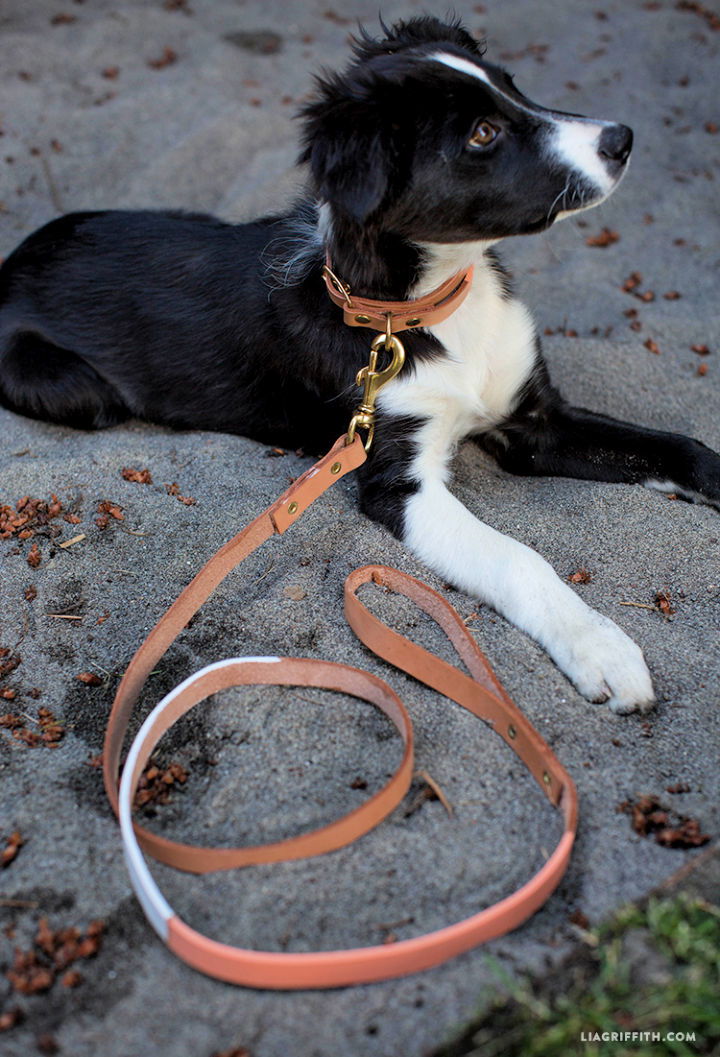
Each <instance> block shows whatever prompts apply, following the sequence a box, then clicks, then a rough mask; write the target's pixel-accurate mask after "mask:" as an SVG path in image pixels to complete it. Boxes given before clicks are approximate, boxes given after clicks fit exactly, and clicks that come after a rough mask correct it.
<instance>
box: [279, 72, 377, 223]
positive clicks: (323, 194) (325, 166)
mask: <svg viewBox="0 0 720 1057" xmlns="http://www.w3.org/2000/svg"><path fill="white" fill-rule="evenodd" d="M320 87H321V90H322V93H323V94H322V97H321V98H320V99H319V100H318V101H316V102H314V103H310V104H309V105H308V106H306V107H305V108H304V109H303V111H302V114H301V116H302V117H303V118H304V119H305V128H304V134H303V143H304V150H303V152H302V154H301V155H300V161H301V162H309V164H310V171H311V173H312V178H313V183H314V184H315V189H316V191H317V194H318V196H319V197H320V198H321V199H323V200H324V201H326V202H330V203H332V205H333V206H334V207H335V208H336V209H339V210H341V211H342V212H343V213H345V214H346V215H347V216H348V217H350V218H351V219H353V220H354V221H356V222H357V223H358V224H364V223H366V222H367V220H368V218H369V217H370V216H371V214H372V213H374V212H375V210H376V209H378V207H379V206H380V205H381V204H382V201H383V199H384V197H385V195H386V193H387V191H388V186H389V179H390V159H389V156H388V150H387V148H386V146H385V141H386V136H385V134H384V131H383V124H384V122H383V120H382V117H381V116H380V115H379V113H378V110H377V107H376V106H375V105H373V103H372V102H371V100H370V99H368V98H367V97H365V98H357V97H355V98H352V96H348V94H347V93H346V91H342V93H341V92H340V91H338V89H339V80H338V79H333V80H332V81H322V82H320Z"/></svg>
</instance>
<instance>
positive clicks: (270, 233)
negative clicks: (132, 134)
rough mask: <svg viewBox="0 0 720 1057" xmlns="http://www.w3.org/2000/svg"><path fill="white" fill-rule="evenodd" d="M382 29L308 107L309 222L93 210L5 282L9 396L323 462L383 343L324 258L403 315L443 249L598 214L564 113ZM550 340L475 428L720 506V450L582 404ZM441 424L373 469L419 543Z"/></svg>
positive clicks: (383, 494)
mask: <svg viewBox="0 0 720 1057" xmlns="http://www.w3.org/2000/svg"><path fill="white" fill-rule="evenodd" d="M383 28H384V29H385V27H383ZM385 34H386V35H385V37H384V38H383V39H381V40H377V41H375V40H372V39H371V38H369V37H368V36H367V35H365V34H363V35H362V37H361V38H360V39H359V40H358V41H357V42H356V45H355V49H354V50H355V58H354V61H353V63H352V64H351V65H350V66H349V67H348V69H347V70H346V71H345V72H343V73H342V74H339V75H334V76H327V77H325V78H324V79H323V80H322V81H320V82H319V95H318V98H317V100H316V101H315V102H313V103H311V104H309V105H308V106H306V107H305V109H304V112H303V115H302V117H303V121H304V126H303V129H304V132H303V137H304V138H303V143H304V147H303V154H302V160H303V161H306V162H308V164H309V170H310V186H309V189H308V195H307V197H306V199H305V200H303V201H302V202H300V203H299V204H298V205H297V206H296V208H295V209H294V210H293V211H292V212H291V213H289V214H287V215H284V216H273V217H267V218H264V219H261V220H258V221H256V222H254V223H249V224H242V225H239V226H236V225H232V224H227V223H223V222H222V221H220V220H217V219H215V218H213V217H210V216H205V215H199V214H188V213H179V212H135V213H134V212H118V211H116V212H94V213H76V214H72V215H69V216H64V217H61V218H59V219H57V220H55V221H53V222H51V223H50V224H48V225H47V226H45V227H44V228H42V229H41V230H40V231H38V232H36V233H35V234H33V235H31V236H30V237H29V238H28V239H26V241H25V242H24V243H23V244H22V245H21V246H20V247H19V248H18V249H17V250H16V251H15V252H14V253H13V254H12V255H11V256H10V257H9V258H8V259H7V261H6V262H5V264H4V265H3V266H2V269H0V402H2V404H3V405H4V406H5V407H7V408H10V409H11V410H13V411H16V412H18V413H20V414H23V415H29V416H33V417H37V418H42V419H47V420H50V421H52V422H57V423H62V424H65V425H69V426H73V427H78V428H82V429H93V428H100V427H105V426H111V425H114V424H116V423H118V422H121V421H122V420H123V419H125V418H127V417H129V416H136V417H138V418H143V419H146V420H148V421H150V422H155V423H161V424H165V425H169V426H172V427H176V428H179V429H205V430H222V431H227V432H234V433H240V434H243V435H245V436H248V437H252V438H255V439H257V440H259V441H262V442H264V443H272V444H280V445H289V446H293V447H297V446H302V447H303V448H304V449H305V450H307V451H308V452H315V451H317V452H319V451H323V450H325V449H326V448H327V447H328V445H329V444H330V443H331V442H332V441H333V440H334V439H335V438H336V437H337V436H338V435H339V434H341V433H342V432H343V430H344V429H345V428H346V427H347V423H348V419H349V417H350V415H351V413H352V410H353V407H354V406H355V405H356V403H357V398H358V392H357V389H356V388H355V386H354V383H353V380H354V378H355V374H356V372H357V371H358V369H359V368H360V367H361V366H362V365H363V364H364V363H365V362H366V361H367V355H368V345H369V335H368V332H367V331H364V330H360V329H354V328H348V327H346V326H344V325H343V323H342V320H341V316H340V312H339V310H338V308H337V307H336V306H334V305H333V304H332V303H331V302H330V301H329V299H328V297H327V294H326V292H325V290H324V287H323V284H322V282H321V269H322V265H323V262H324V259H325V253H326V251H329V254H330V257H331V259H332V264H333V268H334V270H335V272H336V273H337V274H339V275H340V276H342V278H343V280H344V281H345V282H347V283H348V285H349V286H350V288H351V290H353V291H355V292H356V293H358V294H361V295H363V296H365V297H373V298H381V299H392V300H404V299H407V298H408V297H409V296H412V294H411V291H412V290H413V288H414V287H415V286H416V284H417V283H419V282H421V281H422V277H423V274H424V269H425V266H426V263H427V261H426V256H427V246H428V244H434V243H443V244H446V245H447V244H462V243H465V242H474V243H478V242H479V241H480V240H487V242H488V243H490V242H491V241H495V240H497V239H500V238H502V237H505V236H509V235H519V234H528V233H532V232H535V231H539V230H542V229H543V228H545V227H548V226H549V225H550V224H551V223H552V222H553V221H554V219H555V218H556V216H557V215H558V213H559V211H560V210H561V209H562V211H563V212H569V211H572V210H574V209H577V208H583V207H585V206H586V205H589V204H592V202H593V200H596V199H597V188H595V187H594V186H593V185H592V181H590V180H589V179H588V178H587V177H586V176H585V175H584V174H583V172H582V171H576V172H575V173H574V176H573V178H572V180H568V169H567V168H566V167H563V166H562V165H560V164H558V163H557V160H553V159H552V158H549V156H548V154H547V151H545V153H543V151H544V150H545V148H544V146H543V145H544V144H545V143H546V142H547V135H548V133H547V130H546V129H544V127H543V124H542V121H543V117H544V115H551V116H552V114H553V112H551V111H546V110H544V109H543V108H541V107H538V106H537V105H536V104H534V103H530V101H529V100H527V99H526V98H525V97H524V96H522V95H521V94H520V93H519V92H518V91H517V90H516V89H515V87H514V85H513V83H512V80H511V78H509V76H508V75H507V74H506V73H505V72H504V71H503V70H500V69H499V68H498V67H494V66H492V65H490V64H489V63H486V62H484V61H482V60H481V55H482V51H481V49H480V47H479V45H478V44H477V42H476V41H475V40H474V39H473V38H472V37H471V36H470V35H469V34H468V33H467V32H466V31H465V30H464V29H463V28H462V27H461V26H460V25H459V24H458V23H455V24H451V25H445V24H442V23H440V22H438V21H437V20H435V19H430V18H423V19H415V20H412V21H410V22H408V23H400V24H398V25H397V26H395V27H393V29H392V30H387V29H385ZM438 50H441V51H442V52H443V53H444V54H445V55H446V56H449V57H450V58H451V60H452V61H455V60H457V61H458V62H459V63H460V66H462V62H465V63H466V64H467V63H470V64H475V65H476V66H478V68H479V69H481V70H482V71H484V73H483V77H484V78H485V79H486V81H487V83H483V81H482V80H480V79H478V77H473V76H468V75H467V74H465V73H463V72H462V69H461V70H460V72H458V69H455V68H452V67H451V66H449V65H446V64H443V63H441V62H438V61H434V60H435V56H436V53H437V52H438ZM555 116H556V117H560V118H567V117H568V115H555ZM483 119H484V120H487V121H489V122H491V123H492V125H493V126H494V127H495V130H496V132H497V131H498V130H499V132H498V140H499V142H498V143H491V144H489V145H488V146H487V147H480V148H478V149H475V147H474V146H473V147H471V146H469V137H470V136H471V134H472V131H473V129H474V128H475V127H476V126H477V124H478V121H479V120H483ZM543 137H545V138H543ZM630 143H631V133H630V131H629V130H628V129H625V128H624V126H621V125H608V126H607V127H606V128H604V130H603V131H602V133H601V135H600V139H599V148H598V154H599V155H601V156H602V160H603V164H604V165H605V167H606V170H607V172H608V173H609V174H610V175H609V176H608V179H610V177H611V176H612V178H613V179H614V178H615V176H616V175H617V174H619V173H620V172H621V171H622V169H623V168H624V166H625V163H626V160H627V157H628V155H629V152H630ZM318 202H323V203H327V206H326V207H325V208H326V209H327V208H329V210H330V220H331V222H330V223H329V224H328V223H327V216H326V217H325V218H324V221H325V222H324V224H323V223H321V222H320V209H319V206H318ZM484 262H485V264H486V266H487V268H488V270H489V271H492V272H493V274H494V275H495V277H496V279H497V278H498V276H500V284H499V286H498V289H499V291H500V292H499V297H500V298H506V299H509V298H510V296H511V295H510V291H509V288H508V286H507V282H506V279H505V277H504V274H503V273H502V269H501V266H500V265H499V263H498V262H497V259H496V258H495V257H494V251H492V250H490V249H489V248H486V249H485V251H484ZM478 326H482V320H479V321H478ZM403 338H404V343H405V345H406V351H407V366H406V367H405V369H404V374H405V375H406V376H408V377H410V376H412V372H413V371H414V369H415V368H416V366H417V365H418V364H419V363H422V362H427V361H433V362H435V361H438V362H439V361H441V360H442V358H443V357H444V356H445V350H444V348H443V345H442V344H441V343H440V341H439V340H438V338H437V337H436V336H434V335H433V334H432V333H431V332H429V331H424V330H418V331H416V332H413V333H408V334H407V335H404V336H403ZM535 346H536V347H535V353H534V367H533V369H532V370H531V372H530V374H529V375H528V377H527V378H525V379H524V381H523V383H522V385H521V386H520V387H519V388H518V391H517V392H515V393H514V395H513V398H512V399H511V400H509V401H508V404H507V407H506V409H505V412H504V413H503V415H502V416H501V418H500V420H498V421H496V422H494V423H493V424H492V428H488V429H484V430H477V431H471V432H476V433H477V438H476V439H477V440H478V442H479V443H480V444H481V445H482V446H483V447H484V448H485V449H486V450H488V451H490V452H491V453H492V454H493V455H494V456H495V457H496V458H497V460H498V461H499V463H500V465H501V466H503V467H504V468H505V469H507V470H509V471H511V472H512V473H517V474H551V475H562V476H573V477H583V478H591V479H597V480H604V481H627V482H643V483H648V482H651V481H652V480H658V481H661V482H665V481H671V482H672V483H673V485H674V487H675V488H676V489H677V490H678V491H680V492H682V493H684V494H686V495H688V496H690V497H693V498H703V499H705V500H706V501H711V502H714V503H718V502H720V458H719V457H718V456H717V455H716V454H715V453H713V452H711V451H710V450H709V449H708V448H706V447H705V446H704V445H702V444H701V443H699V442H698V441H695V440H691V439H689V438H686V437H683V436H677V435H670V434H665V433H661V432H657V431H653V430H649V429H644V428H639V427H636V426H632V425H628V424H624V423H618V422H615V421H614V420H612V419H610V418H607V417H605V416H602V415H598V414H595V413H593V412H591V411H585V410H579V409H576V408H572V407H570V406H568V404H567V403H566V402H565V401H564V400H563V399H562V398H561V397H560V395H559V394H558V393H557V391H556V390H555V389H554V388H553V387H552V385H551V384H550V381H549V379H548V374H547V371H546V368H545V366H544V363H543V360H542V355H541V351H540V344H539V341H538V340H537V339H535ZM425 418H426V412H425V411H424V409H423V408H422V407H418V409H417V411H416V412H415V411H414V410H413V409H412V408H411V409H409V410H406V411H405V412H404V413H403V414H395V415H393V414H389V413H383V412H382V411H381V413H380V417H379V421H378V426H377V430H376V438H375V442H374V445H373V448H372V450H371V452H370V457H369V459H368V462H367V464H366V466H365V467H364V468H363V469H362V471H361V472H360V475H359V479H360V494H361V504H362V508H363V510H364V511H365V512H366V513H367V514H369V515H370V516H371V517H373V518H375V519H377V520H379V521H381V522H383V523H384V524H385V525H387V526H388V527H389V528H390V529H391V530H392V531H393V532H395V533H397V534H399V535H400V536H403V534H404V532H405V528H406V526H405V504H406V501H407V499H408V497H409V496H411V495H412V494H413V493H414V492H415V491H416V490H417V489H418V487H419V484H418V480H417V479H416V478H414V477H413V475H412V473H410V470H409V468H410V464H411V461H412V459H413V457H414V456H415V455H416V451H417V444H416V441H417V432H418V430H419V428H420V427H421V425H422V424H423V422H424V421H425Z"/></svg>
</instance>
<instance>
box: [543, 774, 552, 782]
mask: <svg viewBox="0 0 720 1057" xmlns="http://www.w3.org/2000/svg"><path fill="white" fill-rule="evenodd" d="M551 781H552V779H551V777H550V775H549V774H548V773H547V771H543V782H544V783H545V785H550V782H551Z"/></svg>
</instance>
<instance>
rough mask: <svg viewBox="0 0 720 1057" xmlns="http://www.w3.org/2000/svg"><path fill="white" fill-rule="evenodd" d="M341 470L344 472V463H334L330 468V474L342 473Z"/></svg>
mask: <svg viewBox="0 0 720 1057" xmlns="http://www.w3.org/2000/svg"><path fill="white" fill-rule="evenodd" d="M341 470H342V463H341V462H334V463H333V464H332V466H331V467H330V473H340V471H341Z"/></svg>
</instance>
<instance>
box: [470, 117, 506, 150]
mask: <svg viewBox="0 0 720 1057" xmlns="http://www.w3.org/2000/svg"><path fill="white" fill-rule="evenodd" d="M499 133H500V129H499V128H496V127H495V126H494V125H491V124H490V122H489V121H478V123H477V125H476V126H475V128H474V129H473V134H472V136H471V137H470V139H469V140H468V147H488V146H489V145H490V144H491V143H492V142H493V140H495V139H497V137H498V135H499Z"/></svg>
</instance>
